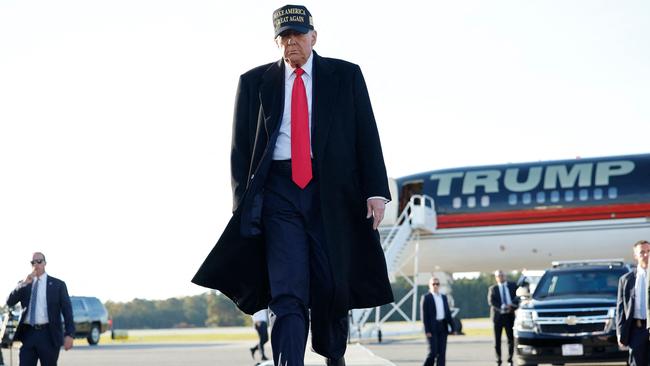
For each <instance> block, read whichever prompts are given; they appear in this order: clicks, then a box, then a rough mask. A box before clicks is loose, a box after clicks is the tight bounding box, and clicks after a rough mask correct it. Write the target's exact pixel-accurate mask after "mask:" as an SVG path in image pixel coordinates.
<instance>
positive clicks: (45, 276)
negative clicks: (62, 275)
mask: <svg viewBox="0 0 650 366" xmlns="http://www.w3.org/2000/svg"><path fill="white" fill-rule="evenodd" d="M36 279H37V280H38V281H39V282H38V283H41V282H42V281H43V280H47V272H43V274H42V275H40V276H39V277H36Z"/></svg>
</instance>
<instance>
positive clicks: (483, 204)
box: [481, 196, 490, 207]
mask: <svg viewBox="0 0 650 366" xmlns="http://www.w3.org/2000/svg"><path fill="white" fill-rule="evenodd" d="M489 205H490V196H483V197H481V207H488V206H489Z"/></svg>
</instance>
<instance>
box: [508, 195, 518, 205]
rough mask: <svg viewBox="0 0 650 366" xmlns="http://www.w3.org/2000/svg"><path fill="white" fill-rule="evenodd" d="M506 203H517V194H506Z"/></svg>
mask: <svg viewBox="0 0 650 366" xmlns="http://www.w3.org/2000/svg"><path fill="white" fill-rule="evenodd" d="M508 203H509V204H511V205H516V204H517V194H516V193H510V195H508Z"/></svg>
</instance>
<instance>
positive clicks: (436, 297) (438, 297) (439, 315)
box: [430, 291, 445, 320]
mask: <svg viewBox="0 0 650 366" xmlns="http://www.w3.org/2000/svg"><path fill="white" fill-rule="evenodd" d="M430 292H431V295H433V303H434V304H436V320H443V319H445V305H444V304H443V302H442V294H440V293H435V292H433V291H430Z"/></svg>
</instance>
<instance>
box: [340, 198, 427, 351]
mask: <svg viewBox="0 0 650 366" xmlns="http://www.w3.org/2000/svg"><path fill="white" fill-rule="evenodd" d="M436 227H437V220H436V212H435V205H434V201H433V198H431V197H429V196H426V195H413V196H411V199H410V200H409V203H408V204H407V205H406V207H404V209H403V210H402V212H401V214H400V215H399V217H398V218H397V220H396V222H395V225H393V226H392V227H391V228H389V229H384V230H380V234H381V237H382V244H381V246H382V249H383V250H384V257H385V258H386V267H387V269H388V276H389V278H390V281H391V282H394V281H395V280H396V278H397V276H402V277H403V278H404V279H405V280H406V281H407V282H408V283H409V285H411V287H412V289H411V290H410V291H409V292H408V293H406V295H404V296H403V297H402V298H401V299H399V300H397V299H396V302H394V303H392V304H391V309H390V311H388V312H387V313H386V314H384V315H383V316H382V314H381V311H380V308H379V307H376V308H369V309H354V310H352V311H351V319H350V320H351V324H350V336H351V337H357V338H368V337H371V336H372V335H373V333H375V332H376V335H377V337H378V339H379V340H380V341H381V324H383V323H384V322H385V321H386V320H387V319H388V318H389V317H390V316H391V315H393V314H394V313H395V312H397V313H399V314H400V315H401V317H402V318H404V319H405V320H407V321H411V322H415V321H416V319H415V318H416V314H417V304H418V301H417V283H416V278H417V274H418V252H419V238H420V234H421V233H422V232H426V233H432V232H434V231H435V230H436ZM409 260H413V261H414V267H413V268H414V271H413V272H414V273H413V274H411V275H407V274H405V273H404V272H403V271H402V267H403V266H404V264H405V263H407V262H408V261H409ZM409 299H412V300H413V301H412V311H411V316H409V315H407V314H406V313H405V312H404V311H403V310H402V309H401V306H402V305H403V304H404V303H405V302H406V301H407V300H409ZM373 313H374V318H375V319H374V320H375V321H374V324H373V326H372V327H369V328H368V329H364V327H365V325H366V323H367V322H368V320H369V319H370V316H371V315H373Z"/></svg>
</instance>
